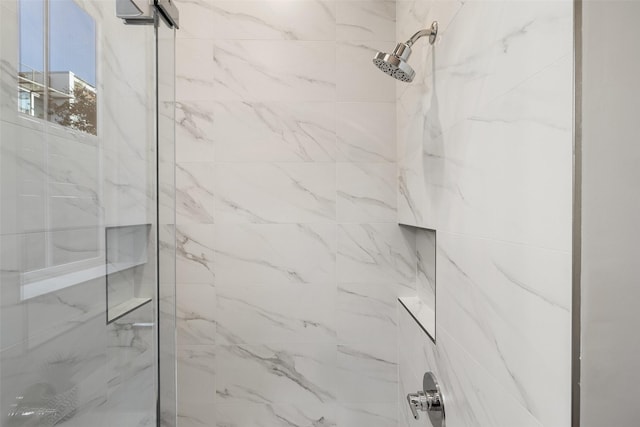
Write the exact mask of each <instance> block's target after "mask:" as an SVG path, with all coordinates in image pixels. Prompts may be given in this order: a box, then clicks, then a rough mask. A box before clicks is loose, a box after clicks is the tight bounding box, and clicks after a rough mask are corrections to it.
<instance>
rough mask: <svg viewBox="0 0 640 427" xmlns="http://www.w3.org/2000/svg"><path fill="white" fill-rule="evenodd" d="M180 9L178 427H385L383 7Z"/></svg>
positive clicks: (399, 232)
mask: <svg viewBox="0 0 640 427" xmlns="http://www.w3.org/2000/svg"><path fill="white" fill-rule="evenodd" d="M179 6H180V10H181V21H182V29H181V30H180V31H179V32H178V38H179V40H178V44H177V60H178V62H177V67H178V69H177V79H178V81H177V98H178V111H177V124H178V128H177V132H178V139H177V162H178V163H177V186H178V200H177V222H178V265H177V269H178V273H177V274H178V328H179V331H178V344H179V349H178V354H179V367H178V413H179V418H178V420H179V425H180V427H196V426H198V427H199V426H209V427H211V426H216V425H217V426H243V427H244V426H255V425H264V426H285V425H286V426H291V425H296V426H312V425H313V426H335V425H339V426H345V427H362V426H365V425H366V426H370V427H388V426H391V425H396V419H397V362H398V359H397V347H396V344H397V328H398V320H397V305H396V304H397V302H396V298H397V297H398V296H399V295H402V294H403V293H410V292H411V290H412V288H411V287H412V286H414V283H415V275H416V259H415V257H416V255H415V237H414V236H413V233H411V232H410V231H408V230H406V229H404V228H401V227H400V226H398V225H397V212H396V200H397V198H396V141H395V129H396V123H395V83H394V82H393V80H391V79H389V78H388V77H386V76H385V75H384V74H382V73H380V72H379V71H377V70H376V69H375V68H374V67H373V66H372V64H371V58H372V56H373V53H374V51H375V50H376V49H391V48H392V47H393V46H394V41H395V13H396V9H395V3H394V2H389V1H333V0H331V1H311V0H309V1H305V0H303V1H297V0H296V1H286V0H285V1H282V0H264V1H259V0H258V1H237V0H235V1H211V0H207V1H194V2H186V1H185V2H181V3H180V4H179Z"/></svg>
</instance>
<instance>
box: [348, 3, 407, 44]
mask: <svg viewBox="0 0 640 427" xmlns="http://www.w3.org/2000/svg"><path fill="white" fill-rule="evenodd" d="M395 18H396V5H395V2H394V1H386V2H385V1H359V2H355V1H349V2H345V1H338V2H336V31H337V32H336V38H337V39H338V40H352V41H353V40H377V41H393V40H394V38H395V30H396V28H395Z"/></svg>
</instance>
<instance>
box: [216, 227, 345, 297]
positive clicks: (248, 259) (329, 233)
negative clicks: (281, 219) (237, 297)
mask: <svg viewBox="0 0 640 427" xmlns="http://www.w3.org/2000/svg"><path fill="white" fill-rule="evenodd" d="M215 251H216V258H215V271H216V280H218V281H219V282H220V283H225V285H231V284H235V283H264V284H267V285H268V284H271V283H333V282H335V269H336V267H335V264H336V258H335V252H336V229H335V225H331V224H243V225H233V224H225V225H217V226H216V238H215Z"/></svg>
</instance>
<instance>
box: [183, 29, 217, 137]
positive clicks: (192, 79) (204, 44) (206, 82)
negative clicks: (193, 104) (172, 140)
mask: <svg viewBox="0 0 640 427" xmlns="http://www.w3.org/2000/svg"><path fill="white" fill-rule="evenodd" d="M213 46H214V45H213V42H212V41H211V40H207V39H177V40H176V101H177V102H182V101H206V100H211V99H212V98H214V97H215V96H216V85H215V81H214V80H213V77H212V76H214V75H216V73H217V70H216V64H215V60H214V53H213V52H214V49H213ZM194 58H197V60H194ZM178 116H179V115H178ZM179 145H180V144H178V146H179Z"/></svg>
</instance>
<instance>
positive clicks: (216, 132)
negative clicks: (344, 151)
mask: <svg viewBox="0 0 640 427" xmlns="http://www.w3.org/2000/svg"><path fill="white" fill-rule="evenodd" d="M214 111H215V113H214V118H215V123H214V126H213V128H212V130H211V135H212V137H213V138H215V141H216V153H217V160H219V161H222V162H330V161H332V160H333V159H335V157H336V121H337V120H339V117H340V115H338V119H336V111H335V104H334V103H331V102H305V101H300V102H297V101H293V102H246V101H224V102H219V103H216V105H215V110H214Z"/></svg>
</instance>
